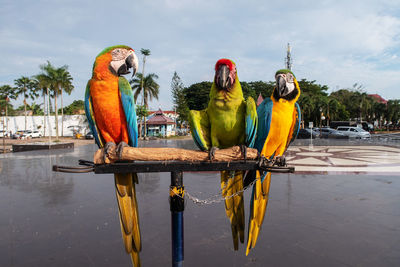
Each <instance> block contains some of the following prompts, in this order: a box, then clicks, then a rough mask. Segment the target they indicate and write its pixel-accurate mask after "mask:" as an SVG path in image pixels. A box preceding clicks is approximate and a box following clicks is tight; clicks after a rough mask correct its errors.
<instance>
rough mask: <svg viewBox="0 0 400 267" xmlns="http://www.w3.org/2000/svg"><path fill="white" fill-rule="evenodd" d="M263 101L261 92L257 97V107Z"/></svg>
mask: <svg viewBox="0 0 400 267" xmlns="http://www.w3.org/2000/svg"><path fill="white" fill-rule="evenodd" d="M263 101H264V98H263V97H262V95H261V93H260V94H259V95H258V98H257V107H258V106H259V105H260V104H261V103H262V102H263Z"/></svg>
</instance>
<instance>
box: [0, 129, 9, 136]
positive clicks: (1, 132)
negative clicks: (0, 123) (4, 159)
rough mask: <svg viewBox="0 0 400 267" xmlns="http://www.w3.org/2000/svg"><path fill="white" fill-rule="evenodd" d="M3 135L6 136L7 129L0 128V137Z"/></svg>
mask: <svg viewBox="0 0 400 267" xmlns="http://www.w3.org/2000/svg"><path fill="white" fill-rule="evenodd" d="M4 133H5V134H4ZM5 136H8V134H7V131H3V130H0V137H5Z"/></svg>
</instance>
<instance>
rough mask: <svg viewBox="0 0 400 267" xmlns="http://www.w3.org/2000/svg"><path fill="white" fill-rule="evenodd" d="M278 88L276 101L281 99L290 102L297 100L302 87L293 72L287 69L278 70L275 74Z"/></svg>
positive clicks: (276, 89)
mask: <svg viewBox="0 0 400 267" xmlns="http://www.w3.org/2000/svg"><path fill="white" fill-rule="evenodd" d="M275 80H276V87H275V89H274V92H273V96H274V98H275V99H276V100H279V99H280V98H283V99H286V100H288V101H290V100H293V99H297V98H298V97H299V95H300V87H299V84H298V83H297V80H296V77H295V76H294V74H293V72H292V71H290V70H287V69H282V70H278V71H277V72H276V73H275Z"/></svg>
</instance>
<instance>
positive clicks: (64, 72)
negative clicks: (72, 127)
mask: <svg viewBox="0 0 400 267" xmlns="http://www.w3.org/2000/svg"><path fill="white" fill-rule="evenodd" d="M58 71H59V72H60V73H59V74H60V75H59V77H60V82H61V84H60V85H61V86H60V96H61V136H64V108H63V94H62V92H63V89H64V91H65V92H66V93H67V94H68V95H70V94H71V92H72V90H74V86H73V85H72V76H71V74H70V73H69V72H68V66H67V65H65V66H63V67H61V68H58Z"/></svg>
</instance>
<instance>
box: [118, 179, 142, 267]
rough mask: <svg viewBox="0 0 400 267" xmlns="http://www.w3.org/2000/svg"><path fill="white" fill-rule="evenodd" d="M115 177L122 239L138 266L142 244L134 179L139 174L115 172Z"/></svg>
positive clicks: (134, 264)
mask: <svg viewBox="0 0 400 267" xmlns="http://www.w3.org/2000/svg"><path fill="white" fill-rule="evenodd" d="M114 177H115V189H116V195H117V201H118V210H119V218H120V223H121V232H122V239H123V241H124V245H125V250H126V252H127V253H129V254H131V259H132V264H133V266H136V267H138V266H140V259H139V252H140V251H141V249H142V245H141V239H140V228H139V214H138V205H137V201H136V191H135V184H134V181H137V174H136V173H133V174H132V173H128V174H115V175H114Z"/></svg>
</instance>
